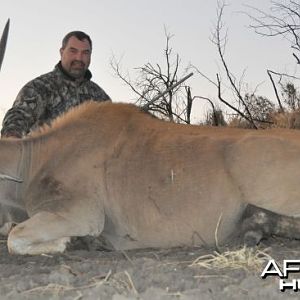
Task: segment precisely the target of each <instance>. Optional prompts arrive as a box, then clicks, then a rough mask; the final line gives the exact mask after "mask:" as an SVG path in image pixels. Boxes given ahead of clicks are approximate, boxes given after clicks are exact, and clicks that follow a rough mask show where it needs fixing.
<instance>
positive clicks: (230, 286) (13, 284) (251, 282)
mask: <svg viewBox="0 0 300 300" xmlns="http://www.w3.org/2000/svg"><path fill="white" fill-rule="evenodd" d="M266 247H268V248H269V250H267V252H268V253H269V254H270V255H271V256H272V257H273V258H274V259H276V260H278V261H279V262H280V261H281V262H282V260H283V259H300V241H290V240H286V239H271V240H268V241H265V242H264V244H262V245H261V246H260V249H265V248H266ZM0 251H1V255H0V276H1V281H0V282H1V283H0V299H72V300H73V299H105V300H106V299H114V300H125V299H147V300H156V299H166V300H171V299H184V300H192V299H201V300H205V299H222V300H225V299H231V300H232V299H298V298H299V295H300V292H298V293H297V292H293V291H287V292H285V293H282V292H280V291H279V288H278V279H276V278H275V277H268V278H266V279H265V280H262V279H261V278H260V274H261V272H262V269H261V270H258V269H256V270H255V269H250V270H249V269H245V268H242V267H241V268H238V269H230V268H225V269H222V270H220V269H206V268H204V267H200V266H198V265H194V266H192V263H193V262H195V260H196V259H197V258H199V257H200V256H202V255H204V254H209V253H213V251H214V249H203V248H193V249H190V248H189V249H187V248H176V249H171V250H170V249H169V250H165V249H164V250H157V249H156V250H153V249H146V250H138V251H126V252H108V251H100V250H99V249H98V250H97V245H89V250H88V249H87V247H86V245H85V244H84V243H82V241H77V242H75V243H74V244H73V245H72V247H71V248H70V249H69V250H68V251H67V252H65V253H64V254H61V255H41V256H12V255H9V254H8V252H7V249H6V240H5V239H2V240H1V241H0ZM297 275H299V276H298V278H299V279H300V273H299V274H294V275H293V276H295V278H297Z"/></svg>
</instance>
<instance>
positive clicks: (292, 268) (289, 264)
mask: <svg viewBox="0 0 300 300" xmlns="http://www.w3.org/2000/svg"><path fill="white" fill-rule="evenodd" d="M292 273H300V260H293V259H285V260H283V264H282V266H280V265H279V264H278V263H277V262H276V261H275V260H274V259H271V260H269V262H268V263H267V265H266V266H265V268H264V270H263V271H262V273H261V275H260V276H261V278H263V279H266V278H267V277H268V276H277V277H279V278H280V280H279V290H280V291H281V292H285V291H286V290H293V291H294V292H298V291H300V279H289V274H292ZM299 277H300V276H299Z"/></svg>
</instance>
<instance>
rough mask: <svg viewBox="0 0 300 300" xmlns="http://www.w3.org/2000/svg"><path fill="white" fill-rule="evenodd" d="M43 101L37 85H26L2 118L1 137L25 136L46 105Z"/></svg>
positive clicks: (31, 83) (30, 83)
mask: <svg viewBox="0 0 300 300" xmlns="http://www.w3.org/2000/svg"><path fill="white" fill-rule="evenodd" d="M43 99H44V97H43V96H42V91H41V88H40V87H39V85H38V84H37V83H36V82H34V81H31V82H29V83H27V84H26V85H25V86H24V87H23V88H22V89H21V91H20V92H19V94H18V96H17V98H16V100H15V102H14V104H13V106H12V108H11V109H9V110H8V111H7V113H6V115H5V116H4V119H3V122H2V130H1V136H2V137H8V136H15V137H19V138H21V137H22V136H24V135H26V134H27V133H28V132H29V131H30V128H31V127H32V126H33V124H34V123H35V122H36V121H37V120H38V118H39V117H40V116H41V114H42V113H43V112H44V110H45V107H46V103H45V101H43Z"/></svg>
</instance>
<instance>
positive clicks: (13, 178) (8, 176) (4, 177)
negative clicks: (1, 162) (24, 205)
mask: <svg viewBox="0 0 300 300" xmlns="http://www.w3.org/2000/svg"><path fill="white" fill-rule="evenodd" d="M0 180H11V181H15V182H19V183H21V182H23V180H22V179H20V178H17V177H13V176H10V175H5V174H0Z"/></svg>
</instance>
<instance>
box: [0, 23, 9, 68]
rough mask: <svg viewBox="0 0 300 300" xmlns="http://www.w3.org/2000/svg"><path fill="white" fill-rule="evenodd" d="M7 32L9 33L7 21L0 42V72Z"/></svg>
mask: <svg viewBox="0 0 300 300" xmlns="http://www.w3.org/2000/svg"><path fill="white" fill-rule="evenodd" d="M8 31H9V19H8V20H7V22H6V25H5V27H4V30H3V33H2V37H1V40H0V70H1V66H2V62H3V58H4V54H5V49H6V43H7V37H8Z"/></svg>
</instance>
